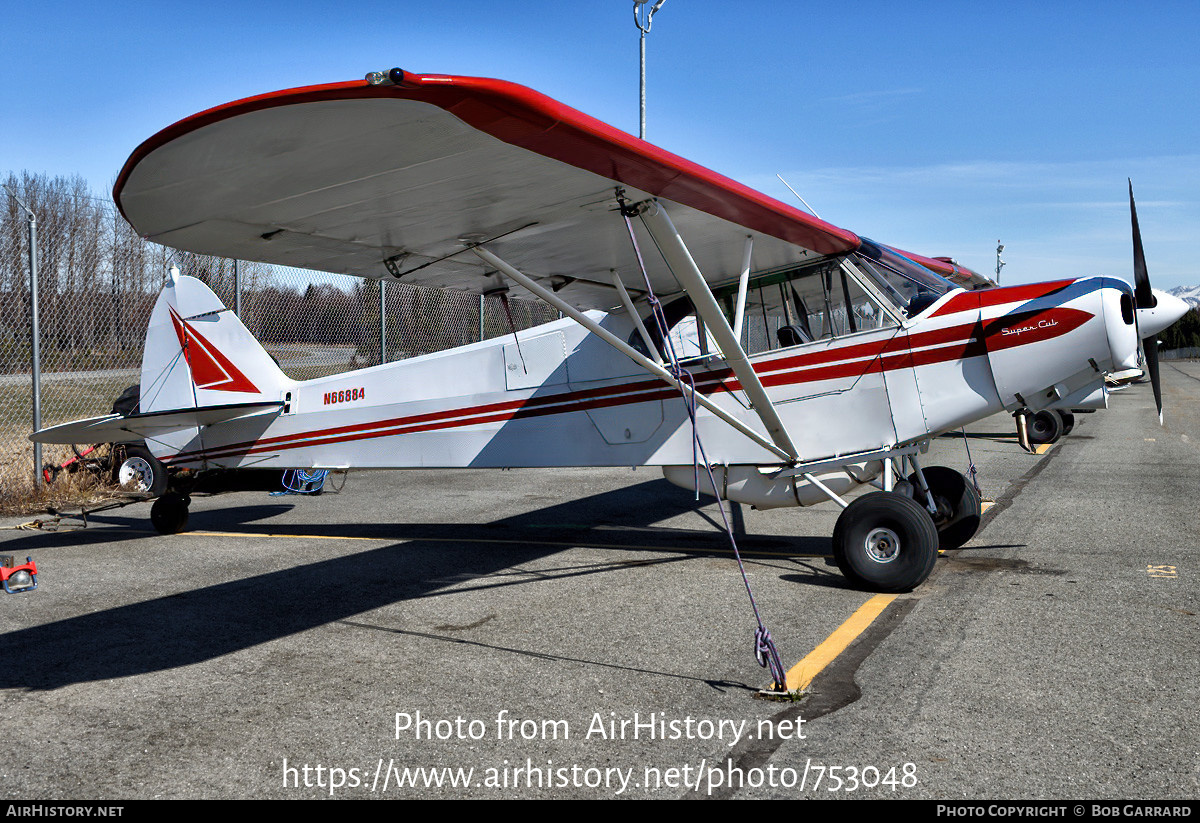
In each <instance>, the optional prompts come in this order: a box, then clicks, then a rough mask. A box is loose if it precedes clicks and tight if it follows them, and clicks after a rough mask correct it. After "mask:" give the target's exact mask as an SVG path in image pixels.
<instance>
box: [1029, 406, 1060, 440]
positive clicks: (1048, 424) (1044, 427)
mask: <svg viewBox="0 0 1200 823" xmlns="http://www.w3.org/2000/svg"><path fill="white" fill-rule="evenodd" d="M1025 419H1026V421H1028V424H1027V430H1028V431H1029V442H1030V443H1035V444H1037V445H1042V444H1044V443H1054V442H1057V440H1058V438H1060V437H1062V435H1063V428H1064V421H1063V419H1062V418H1061V417H1059V416H1058V412H1057V411H1055V410H1054V409H1043V410H1042V411H1040V412H1033V413H1028V416H1027V417H1026V418H1025Z"/></svg>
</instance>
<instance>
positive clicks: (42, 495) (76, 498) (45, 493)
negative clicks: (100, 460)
mask: <svg viewBox="0 0 1200 823" xmlns="http://www.w3.org/2000/svg"><path fill="white" fill-rule="evenodd" d="M4 468H7V469H13V468H15V467H12V466H6V467H4ZM0 478H2V479H3V482H2V483H0V515H10V516H11V515H23V514H44V513H47V512H50V513H54V512H58V511H62V510H64V509H79V508H82V507H83V506H94V505H98V504H100V503H105V502H108V501H111V500H116V499H118V498H119V496H120V489H119V488H118V487H117V486H114V485H113V484H112V483H111V482H109V478H108V477H107V476H106V475H101V474H97V473H96V472H90V471H86V470H81V471H78V472H76V473H75V474H70V473H68V472H62V473H60V474H59V475H58V477H57V478H55V480H54V482H52V483H45V482H43V483H41V484H37V485H35V484H34V482H33V472H32V471H29V470H26V471H23V472H20V471H6V472H2V473H0Z"/></svg>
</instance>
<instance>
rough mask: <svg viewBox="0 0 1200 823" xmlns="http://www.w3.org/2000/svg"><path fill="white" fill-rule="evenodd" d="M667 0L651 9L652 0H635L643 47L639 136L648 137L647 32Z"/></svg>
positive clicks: (640, 43) (636, 18) (640, 39)
mask: <svg viewBox="0 0 1200 823" xmlns="http://www.w3.org/2000/svg"><path fill="white" fill-rule="evenodd" d="M666 1H667V0H656V2H655V3H654V5H653V6H651V7H650V8H649V9H647V8H646V5H647V4H648V3H649V2H650V0H633V22H634V23H636V24H637V27H638V31H640V32H641V35H640V36H639V37H638V41H639V46H640V49H641V60H640V65H641V82H640V84H639V86H638V89H639V92H640V95H639V96H640V99H641V109H640V111H641V118H640V120H639V126H638V137H640V138H641V139H643V140H645V139H646V34H647V32H649V31H650V24H651V23H652V22H653V21H654V13H655V12H656V11H658V10H659V9H661V8H662V4H663V3H665V2H666Z"/></svg>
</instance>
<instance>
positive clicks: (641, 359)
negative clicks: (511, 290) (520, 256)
mask: <svg viewBox="0 0 1200 823" xmlns="http://www.w3.org/2000/svg"><path fill="white" fill-rule="evenodd" d="M471 251H473V252H475V254H476V255H477V256H478V257H479V258H480V259H482V260H483V261H484V262H485V263H487V264H488V265H490V266H492V267H493V268H495V269H497V270H499V271H500V272H501V273H502V274H503V275H504V276H505V277H508V278H510V279H512V280H513V281H515V282H517V283H519V284H520V285H522V286H524V287H525V288H526V289H528V290H529V291H531V292H533V293H534V294H536V295H537V296H538V297H540V298H541V299H542V300H544V301H546V302H547V303H549V304H550V305H551V306H554V308H556V309H558V310H559V311H560V312H562V313H563V314H565V315H566V316H567V317H570V318H571V319H572V320H574V321H575V322H576V323H578V324H579V325H581V326H583V327H584V328H585V329H587V330H588V331H589V332H591V333H592V334H594V335H596V336H597V337H599V338H600V339H602V340H603V341H604V342H606V343H608V344H609V345H610V346H612V347H613V348H615V349H616V350H617V351H619V352H621V353H622V354H624V355H625V356H626V357H628V358H629V359H630V360H632V361H634V362H635V363H637V364H638V365H639V366H641V367H642V368H644V369H645V370H646V371H648V372H650V373H651V374H653V375H655V376H656V377H659V378H661V379H662V380H664V381H665V382H666V383H668V384H669V385H670V386H672V387H674V388H675V389H677V390H678V391H680V392H683V393H684V395H686V396H688V397H689V398H690V399H691V400H692V401H693V402H695V403H697V404H698V405H701V406H703V407H704V408H706V409H708V410H709V411H710V412H712V413H713V414H714V415H716V416H717V417H719V418H720V419H721V420H723V421H725V422H726V423H728V424H729V425H730V426H732V427H733V428H735V429H737V430H738V431H739V432H741V433H742V434H744V435H746V437H749V438H750V439H751V440H753V441H754V442H755V443H757V444H758V445H760V446H762V447H763V448H764V449H766V450H767V451H769V452H771V453H772V454H774V455H777V456H778V457H780V458H782V459H783V460H787V461H789V462H792V461H793V460H794V451H795V450H794V449H793V450H792V452H793V453H791V454H789V453H788V452H787V451H786V450H784V449H782V448H780V447H779V446H777V445H775V444H774V443H772V442H771V441H770V440H767V439H766V438H765V437H763V436H762V435H761V434H759V433H758V432H756V431H754V429H752V428H750V427H749V426H747V425H746V424H745V423H743V422H742V421H740V420H738V419H737V418H736V417H734V416H733V415H731V414H730V413H729V412H727V411H725V410H724V409H722V408H721V407H720V406H718V405H717V404H716V403H714V402H713V401H712V400H710V399H708V398H707V397H705V396H704V395H703V394H701V393H700V392H698V391H696V390H695V389H692V388H691V387H690V386H687V385H686V384H683V383H680V382H679V381H678V380H677V379H675V376H674V375H672V374H671V373H670V372H669V371H667V370H666V369H664V368H663V367H662V366H660V365H659V364H658V363H655V362H654V361H653V360H651V359H650V358H648V357H646V356H645V355H643V354H642V353H641V352H639V351H638V350H637V349H635V348H633V347H632V346H630V345H629V344H628V343H626V342H625V341H624V340H622V339H621V338H619V337H617V336H616V335H615V334H613V333H612V332H610V331H609V330H608V329H605V328H603V327H602V326H600V324H599V323H597V322H596V321H594V320H592V319H591V318H590V317H588V316H587V315H586V314H584V313H583V312H581V311H580V310H579V309H577V308H575V307H574V306H572V305H571V304H570V303H567V302H565V301H564V300H562V299H561V298H559V296H558V295H556V294H555V293H554V292H552V291H551V290H549V289H547V288H545V287H544V286H542V285H541V284H540V283H538V282H537V281H536V280H534V279H533V278H531V277H528V276H527V275H525V274H523V273H522V272H521V271H519V270H518V269H516V268H515V267H513V266H511V265H509V264H508V263H506V262H504V261H503V260H501V259H500V258H499V257H497V256H496V255H495V254H493V253H492V252H491V251H490V250H488V249H486V248H484V247H483V246H472V247H471ZM709 296H710V297H711V294H710V295H709ZM755 380H756V381H757V378H755ZM743 385H744V384H743ZM760 385H761V384H760Z"/></svg>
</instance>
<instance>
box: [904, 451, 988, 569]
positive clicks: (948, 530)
mask: <svg viewBox="0 0 1200 823" xmlns="http://www.w3.org/2000/svg"><path fill="white" fill-rule="evenodd" d="M921 473H922V474H923V475H925V482H926V483H928V484H929V491H930V492H932V493H933V502H934V504H935V505H936V506H937V510H938V513H937V515H936V516H935V517H934V518H933V524H934V525H935V526H936V527H937V531H938V548H939V549H941V550H942V551H949V550H951V549H957V548H961V547H962V546H965V545H966V544H967V541H968V540H970V539H971V538H972V537H974V536H975V532H977V531H979V524H980V522H981V520H982V517H983V505H982V503H981V502H980V500H979V492H977V491H975V487H974V486H973V485H971V482H970V481H969V480H967V478H966V477H964V476H963V475H962V474H961V473H959V472H956V471H955V470H954V469H951V468H948V467H946V466H929V467H928V468H926V469H923V470H922V472H921ZM908 482H909V483H911V484H912V486H913V490H914V491H913V495H914V497H915V499H916V501H917V502H918V503H922V504H923V503H925V502H926V501H925V492H923V491H922V490H921V482H920V479H919V478H918V477H917V473H916V472H913V473H912V474H911V475H909V478H908Z"/></svg>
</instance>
